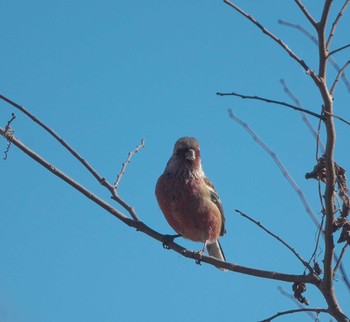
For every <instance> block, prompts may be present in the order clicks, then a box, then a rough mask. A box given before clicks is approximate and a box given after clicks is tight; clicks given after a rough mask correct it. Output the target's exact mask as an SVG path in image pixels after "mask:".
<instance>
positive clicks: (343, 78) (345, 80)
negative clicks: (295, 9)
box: [278, 0, 350, 92]
mask: <svg viewBox="0 0 350 322" xmlns="http://www.w3.org/2000/svg"><path fill="white" fill-rule="evenodd" d="M349 1H350V0H349ZM278 23H280V24H281V25H285V26H287V27H291V28H294V29H297V30H299V31H300V32H302V33H303V34H304V35H306V37H308V38H309V39H310V40H311V41H312V42H313V43H314V44H315V45H316V46H318V40H317V39H316V37H314V36H313V35H312V34H310V33H309V32H308V31H307V30H306V29H305V28H303V27H302V26H300V25H297V24H293V23H291V22H287V21H284V20H278ZM328 61H329V62H330V63H331V65H332V66H333V68H334V69H335V70H336V71H337V72H339V71H340V66H339V65H338V64H337V62H336V61H335V60H334V59H333V57H328ZM341 78H342V80H343V82H344V84H345V86H346V89H347V90H348V92H350V82H349V81H348V79H347V77H346V75H345V73H342V74H341Z"/></svg>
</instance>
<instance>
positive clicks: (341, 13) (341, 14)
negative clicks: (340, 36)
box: [326, 0, 350, 50]
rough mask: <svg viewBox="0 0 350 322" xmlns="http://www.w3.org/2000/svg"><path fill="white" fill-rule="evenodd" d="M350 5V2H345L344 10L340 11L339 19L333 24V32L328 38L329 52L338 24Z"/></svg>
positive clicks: (346, 0) (348, 0)
mask: <svg viewBox="0 0 350 322" xmlns="http://www.w3.org/2000/svg"><path fill="white" fill-rule="evenodd" d="M349 3H350V0H345V2H344V4H343V6H342V8H341V9H340V11H339V13H338V15H337V17H336V18H335V20H334V22H333V24H332V28H331V31H330V32H329V36H328V39H327V44H326V46H327V50H329V47H330V45H331V42H332V39H333V36H334V33H335V29H336V28H337V26H338V23H339V21H340V19H341V17H342V16H343V13H344V11H345V9H346V7H347V6H348V4H349Z"/></svg>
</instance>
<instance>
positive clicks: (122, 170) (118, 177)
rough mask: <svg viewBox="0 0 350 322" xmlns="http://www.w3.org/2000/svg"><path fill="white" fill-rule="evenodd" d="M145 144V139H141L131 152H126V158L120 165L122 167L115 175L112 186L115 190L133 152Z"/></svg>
mask: <svg viewBox="0 0 350 322" xmlns="http://www.w3.org/2000/svg"><path fill="white" fill-rule="evenodd" d="M144 146H145V140H144V139H141V143H140V144H139V145H138V146H137V147H136V148H135V149H134V150H133V151H131V152H129V154H128V158H127V159H126V161H125V162H124V163H123V165H122V168H121V170H120V172H119V174H118V176H117V180H116V181H115V183H114V185H113V187H114V189H115V190H117V189H118V186H119V184H120V181H121V179H122V177H123V176H124V174H125V170H126V167H127V166H128V164H129V163H130V162H131V158H132V157H133V155H134V154H136V153H137V152H138V151H139V150H140V149H142V148H143V147H144Z"/></svg>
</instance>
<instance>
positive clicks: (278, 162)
mask: <svg viewBox="0 0 350 322" xmlns="http://www.w3.org/2000/svg"><path fill="white" fill-rule="evenodd" d="M228 113H229V116H230V118H232V119H233V120H234V121H236V122H237V123H238V124H239V125H241V126H242V127H243V128H244V129H245V130H246V131H247V132H248V133H249V134H250V136H251V137H252V138H253V139H254V141H256V142H257V143H258V144H259V145H260V146H261V147H262V148H263V149H264V150H265V152H267V154H268V155H270V157H271V158H272V159H273V161H274V162H275V163H276V164H277V166H278V168H279V169H280V170H281V172H282V174H283V176H284V177H285V178H286V179H287V181H288V182H289V183H290V185H291V186H292V188H293V189H294V191H295V192H296V193H297V194H298V196H299V198H300V200H301V202H302V203H303V205H304V207H305V210H306V212H307V213H308V214H309V216H310V218H311V219H312V221H313V222H314V224H315V225H316V226H317V227H319V225H320V224H319V222H318V220H317V217H316V215H315V214H314V212H313V211H312V209H311V207H310V205H309V203H308V202H307V200H306V198H305V196H304V194H303V192H302V191H301V189H300V188H299V186H298V185H297V183H296V182H295V181H294V179H293V178H292V177H291V175H290V174H289V173H288V171H287V169H286V168H285V166H284V165H283V164H282V162H281V161H280V160H279V158H278V157H277V155H276V153H275V152H273V151H272V150H271V149H270V148H269V147H268V146H267V145H266V144H265V143H264V142H263V141H262V140H261V139H260V138H259V137H258V136H257V135H256V134H255V132H254V131H253V130H252V129H251V128H250V127H249V125H248V124H247V123H245V122H243V121H242V120H241V119H240V118H239V117H238V116H236V115H235V114H234V113H233V112H232V110H231V109H229V110H228Z"/></svg>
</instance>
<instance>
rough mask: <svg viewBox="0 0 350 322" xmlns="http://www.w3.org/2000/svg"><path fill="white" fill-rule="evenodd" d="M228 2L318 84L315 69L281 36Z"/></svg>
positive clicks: (225, 0) (226, 0)
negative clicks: (290, 47) (278, 36)
mask: <svg viewBox="0 0 350 322" xmlns="http://www.w3.org/2000/svg"><path fill="white" fill-rule="evenodd" d="M224 2H225V3H226V4H228V5H229V6H230V7H232V8H233V9H235V10H236V11H237V12H239V13H240V14H241V15H242V16H244V17H245V18H247V19H248V20H249V21H251V22H252V23H253V24H254V25H255V26H257V27H258V28H259V29H260V30H261V31H262V32H263V33H264V34H266V35H267V36H268V37H270V38H271V39H272V40H274V41H275V42H276V43H277V44H279V45H280V46H281V47H282V48H283V49H284V50H285V51H286V52H287V53H288V55H289V56H290V57H292V58H293V59H294V60H295V61H296V62H298V63H299V65H301V67H302V68H303V69H304V70H305V71H306V73H307V74H308V75H310V76H311V78H312V79H313V80H314V82H315V83H316V84H317V83H319V81H320V80H319V78H318V77H317V75H316V74H315V73H314V71H313V70H311V69H310V67H309V66H308V65H307V64H306V63H305V62H304V61H303V60H302V59H301V58H299V57H298V56H297V55H296V54H295V53H294V52H293V51H292V50H291V49H289V48H288V46H287V45H286V44H285V43H284V42H283V41H282V40H281V39H279V38H277V37H276V36H275V35H274V34H273V33H271V32H270V31H269V30H267V29H266V28H265V27H264V26H263V25H261V24H260V23H259V22H258V21H257V20H256V19H255V18H254V17H253V16H251V15H250V14H248V13H246V12H245V11H243V10H242V9H241V8H240V7H238V6H237V5H235V4H233V3H232V2H230V1H229V0H224Z"/></svg>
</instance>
